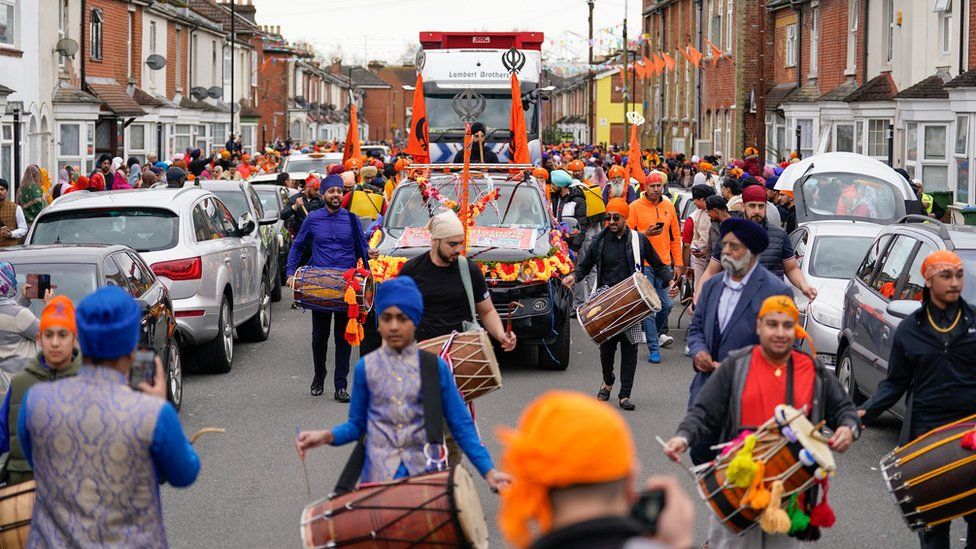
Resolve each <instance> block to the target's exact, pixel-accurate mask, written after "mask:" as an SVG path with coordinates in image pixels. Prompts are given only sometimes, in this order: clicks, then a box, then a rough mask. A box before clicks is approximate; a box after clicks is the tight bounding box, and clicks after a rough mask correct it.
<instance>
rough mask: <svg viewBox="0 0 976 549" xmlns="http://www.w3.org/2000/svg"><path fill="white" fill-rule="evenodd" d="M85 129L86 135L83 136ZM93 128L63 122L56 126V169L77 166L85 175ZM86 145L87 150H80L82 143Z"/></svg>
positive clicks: (90, 125) (77, 123)
mask: <svg viewBox="0 0 976 549" xmlns="http://www.w3.org/2000/svg"><path fill="white" fill-rule="evenodd" d="M86 128H87V132H88V134H87V135H85V134H84V133H83V132H85V130H86ZM94 133H95V128H94V125H92V124H84V123H82V122H65V123H62V124H58V143H57V147H58V160H57V165H58V169H61V168H63V167H65V166H68V165H71V166H77V167H78V169H79V170H80V171H81V172H82V173H87V167H88V166H87V164H88V162H87V160H88V159H89V158H90V157H91V155H92V152H93V147H92V146H91V144H92V139H93V137H94V135H93V134H94ZM86 142H87V143H88V145H89V146H88V147H87V149H82V143H86Z"/></svg>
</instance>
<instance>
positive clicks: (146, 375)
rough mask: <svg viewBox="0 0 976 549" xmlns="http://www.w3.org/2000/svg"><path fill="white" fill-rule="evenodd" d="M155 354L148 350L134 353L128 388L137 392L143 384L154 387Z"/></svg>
mask: <svg viewBox="0 0 976 549" xmlns="http://www.w3.org/2000/svg"><path fill="white" fill-rule="evenodd" d="M155 381H156V353H154V352H152V351H150V350H148V349H139V350H138V351H136V360H135V362H133V363H132V368H130V369H129V387H131V388H132V389H134V390H137V391H138V390H139V386H140V385H142V384H143V383H145V384H147V385H149V386H150V387H151V386H154V385H155V384H156V383H155Z"/></svg>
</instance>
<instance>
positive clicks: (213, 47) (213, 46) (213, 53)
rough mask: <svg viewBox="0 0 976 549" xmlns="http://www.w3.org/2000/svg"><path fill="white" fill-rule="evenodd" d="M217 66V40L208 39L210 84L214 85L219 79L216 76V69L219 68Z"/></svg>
mask: <svg viewBox="0 0 976 549" xmlns="http://www.w3.org/2000/svg"><path fill="white" fill-rule="evenodd" d="M219 67H220V65H219V64H218V63H217V41H216V40H211V41H210V85H211V86H216V85H217V82H219V81H220V79H219V78H217V70H218V69H219Z"/></svg>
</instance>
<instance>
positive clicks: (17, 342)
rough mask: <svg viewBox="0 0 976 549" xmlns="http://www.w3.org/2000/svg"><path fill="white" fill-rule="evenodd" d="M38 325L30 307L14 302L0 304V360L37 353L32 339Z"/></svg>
mask: <svg viewBox="0 0 976 549" xmlns="http://www.w3.org/2000/svg"><path fill="white" fill-rule="evenodd" d="M40 325H41V322H40V320H38V319H37V317H36V316H34V313H32V312H31V310H30V309H28V308H26V307H24V306H22V305H18V304H16V303H5V304H3V305H0V360H4V359H7V358H10V357H14V356H20V357H33V356H34V355H35V354H37V345H36V344H35V342H34V340H35V339H36V338H37V332H38V330H40Z"/></svg>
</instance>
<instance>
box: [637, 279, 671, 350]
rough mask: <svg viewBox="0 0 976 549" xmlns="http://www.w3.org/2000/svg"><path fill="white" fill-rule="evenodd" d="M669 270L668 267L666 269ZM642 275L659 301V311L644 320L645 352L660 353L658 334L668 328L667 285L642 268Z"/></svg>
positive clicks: (668, 304)
mask: <svg viewBox="0 0 976 549" xmlns="http://www.w3.org/2000/svg"><path fill="white" fill-rule="evenodd" d="M668 268H669V269H670V267H668ZM644 275H645V276H646V277H647V280H648V282H650V283H651V284H653V285H654V289H655V290H657V296H658V297H659V298H660V299H661V310H660V311H659V312H658V313H657V314H656V315H653V316H649V317H647V318H645V319H644V336H645V337H647V350H648V351H649V352H651V353H653V352H654V351H660V345H659V344H658V341H657V337H658V334H660V333H663V332H664V330H666V329H667V327H668V317H669V316H671V307H672V305H673V304H672V303H671V297H670V296H669V295H668V285H667V284H665V283H664V282H662V281H661V280H659V279H658V278H657V277H656V276H654V270H653V269H651V268H650V267H644Z"/></svg>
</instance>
